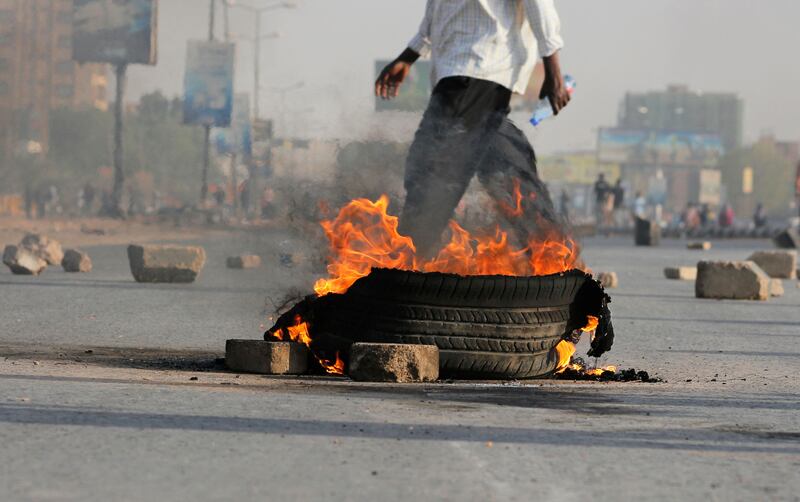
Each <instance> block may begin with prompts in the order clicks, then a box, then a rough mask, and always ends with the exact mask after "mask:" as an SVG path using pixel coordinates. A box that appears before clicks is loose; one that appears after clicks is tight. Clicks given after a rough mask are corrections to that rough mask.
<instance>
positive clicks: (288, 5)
mask: <svg viewBox="0 0 800 502" xmlns="http://www.w3.org/2000/svg"><path fill="white" fill-rule="evenodd" d="M223 2H224V3H225V11H226V13H227V10H228V7H235V8H240V9H242V10H246V11H248V12H250V13H251V14H252V15H253V18H254V23H255V25H254V31H255V33H254V35H253V38H252V42H253V69H254V72H253V125H254V126H255V124H256V123H257V122H258V120H259V118H260V116H261V97H260V93H261V42H262V40H264V39H267V38H277V37H278V36H279V35H278V34H275V33H272V34H268V35H262V34H261V16H262V14H264V13H265V12H267V11H271V10H276V9H294V8H296V7H297V5H296V4H295V2H292V1H283V2H279V3H275V4H273V5H268V6H265V7H253V6H251V5H238V4H236V3H235V0H223ZM226 19H227V14H226ZM226 25H227V23H226ZM244 161H245V162H246V163H247V165H248V169H249V171H250V180H249V182H248V183H247V189H248V190H249V191H250V194H249V195H250V197H249V200H250V201H251V204H250V207H252V208H257V207H258V203H257V201H258V200H260V196H256V194H260V190H259V189H258V166H257V165H256V162H255V160H254V159H253V158H252V156H249V158H245V159H244Z"/></svg>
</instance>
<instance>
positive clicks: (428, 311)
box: [317, 269, 590, 378]
mask: <svg viewBox="0 0 800 502" xmlns="http://www.w3.org/2000/svg"><path fill="white" fill-rule="evenodd" d="M589 280H590V279H589V277H588V276H587V275H586V274H584V273H583V272H578V271H573V272H567V273H563V274H556V275H550V276H541V277H507V276H472V277H462V276H457V275H453V274H439V273H431V274H423V273H419V272H405V271H399V270H386V269H378V270H373V272H372V273H371V274H370V275H369V276H367V277H365V278H363V279H361V280H359V281H357V282H356V283H355V284H354V285H353V286H352V287H351V288H350V290H348V292H347V294H345V295H342V296H340V297H339V298H337V301H336V302H335V303H334V304H332V305H331V307H332V308H326V309H325V315H324V316H322V317H318V318H317V322H318V323H321V324H318V326H320V327H321V328H323V329H324V331H327V332H330V333H336V334H337V335H339V336H347V337H348V338H350V339H352V340H353V341H355V342H373V343H404V344H408V343H411V344H424V345H436V346H437V347H438V348H439V350H440V369H441V371H442V374H443V375H453V376H460V377H477V378H480V377H484V378H488V377H491V378H533V377H541V376H546V375H549V374H551V373H552V372H553V371H554V370H555V368H556V365H557V363H558V357H557V355H556V353H555V350H554V348H555V346H556V345H557V344H558V343H559V341H560V340H562V339H563V338H564V337H565V335H568V334H570V333H571V332H572V330H574V329H577V328H580V327H582V326H583V324H584V323H585V320H586V317H585V315H583V316H580V315H578V316H576V315H575V312H574V309H573V308H572V307H573V302H574V301H575V299H576V297H577V296H578V295H579V293H580V291H581V288H582V287H583V286H584V285H585V284H586V283H587V281H589Z"/></svg>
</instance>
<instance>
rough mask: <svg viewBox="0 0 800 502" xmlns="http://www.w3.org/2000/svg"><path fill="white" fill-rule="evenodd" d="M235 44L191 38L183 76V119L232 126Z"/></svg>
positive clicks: (186, 121) (197, 122)
mask: <svg viewBox="0 0 800 502" xmlns="http://www.w3.org/2000/svg"><path fill="white" fill-rule="evenodd" d="M234 53H235V50H234V44H232V43H227V42H206V41H193V40H190V41H189V44H188V48H187V54H186V74H185V76H184V81H183V88H184V100H183V122H184V124H201V125H208V126H215V127H228V126H229V125H231V113H232V112H233V59H234Z"/></svg>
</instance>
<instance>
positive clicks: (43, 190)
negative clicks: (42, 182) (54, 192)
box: [36, 186, 51, 219]
mask: <svg viewBox="0 0 800 502" xmlns="http://www.w3.org/2000/svg"><path fill="white" fill-rule="evenodd" d="M50 196H51V193H50V190H49V189H48V188H47V187H45V186H40V187H39V189H38V190H36V216H37V217H38V218H39V219H42V218H46V217H47V212H48V211H49V209H50Z"/></svg>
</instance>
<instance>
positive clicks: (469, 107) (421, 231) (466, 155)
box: [399, 77, 510, 258]
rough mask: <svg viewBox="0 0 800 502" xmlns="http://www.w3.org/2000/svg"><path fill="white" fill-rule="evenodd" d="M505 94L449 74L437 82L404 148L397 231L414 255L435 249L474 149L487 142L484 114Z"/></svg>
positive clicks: (469, 173)
mask: <svg viewBox="0 0 800 502" xmlns="http://www.w3.org/2000/svg"><path fill="white" fill-rule="evenodd" d="M509 98H510V91H508V90H506V89H504V88H502V87H501V86H499V85H497V84H494V83H491V82H486V81H482V80H476V79H471V78H466V77H453V78H447V79H443V80H442V81H441V82H439V84H437V86H436V89H435V90H434V92H433V96H432V97H431V102H430V104H429V105H428V109H427V110H426V111H425V115H424V117H423V119H422V123H421V124H420V127H419V129H418V130H417V133H416V135H415V137H414V142H413V143H412V145H411V148H410V150H409V155H408V161H407V163H406V176H405V188H406V201H405V207H404V208H403V213H402V216H401V217H400V227H399V231H400V233H401V234H402V235H407V236H410V237H411V238H412V239H413V240H414V244H415V245H416V248H417V254H418V255H419V256H422V257H426V258H427V257H431V256H432V255H435V254H436V252H437V251H438V250H439V246H440V245H441V235H442V232H443V231H444V229H445V227H446V226H447V222H448V221H449V220H450V218H451V217H452V215H453V210H454V209H455V208H456V206H457V205H458V202H459V201H460V200H461V197H463V195H464V192H465V191H466V189H467V186H468V185H469V182H470V180H471V179H472V177H473V176H474V175H475V171H476V169H477V164H478V157H479V153H480V151H481V150H482V149H484V148H487V145H486V144H485V138H486V135H487V127H488V124H489V122H488V119H489V117H491V116H492V114H493V113H494V110H495V109H496V108H497V107H498V106H502V103H503V102H505V103H506V106H507V100H508V99H509ZM498 103H500V105H498Z"/></svg>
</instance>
